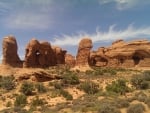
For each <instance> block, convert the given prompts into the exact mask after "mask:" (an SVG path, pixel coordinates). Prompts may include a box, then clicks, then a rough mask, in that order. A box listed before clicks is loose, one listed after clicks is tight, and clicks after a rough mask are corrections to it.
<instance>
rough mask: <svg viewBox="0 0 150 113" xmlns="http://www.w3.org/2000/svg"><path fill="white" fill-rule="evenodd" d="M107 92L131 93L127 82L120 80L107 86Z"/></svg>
mask: <svg viewBox="0 0 150 113" xmlns="http://www.w3.org/2000/svg"><path fill="white" fill-rule="evenodd" d="M106 90H107V91H109V92H115V93H119V94H121V95H122V94H125V93H126V92H129V91H130V88H129V87H128V86H127V85H126V80H124V79H118V80H116V81H113V82H112V84H109V85H107V86H106Z"/></svg>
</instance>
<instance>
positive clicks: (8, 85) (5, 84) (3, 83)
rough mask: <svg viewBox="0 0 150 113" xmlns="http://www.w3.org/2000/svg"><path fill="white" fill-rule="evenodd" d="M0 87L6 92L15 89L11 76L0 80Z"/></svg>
mask: <svg viewBox="0 0 150 113" xmlns="http://www.w3.org/2000/svg"><path fill="white" fill-rule="evenodd" d="M0 87H2V88H3V89H6V90H12V89H14V88H15V82H14V77H13V76H4V77H1V78H0Z"/></svg>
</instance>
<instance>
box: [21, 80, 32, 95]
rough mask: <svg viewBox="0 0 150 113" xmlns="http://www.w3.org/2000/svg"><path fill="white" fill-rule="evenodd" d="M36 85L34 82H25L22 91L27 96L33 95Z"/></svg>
mask: <svg viewBox="0 0 150 113" xmlns="http://www.w3.org/2000/svg"><path fill="white" fill-rule="evenodd" d="M33 90H34V84H33V83H32V82H26V81H25V82H23V83H22V85H21V89H20V91H21V92H22V93H23V94H25V95H32V92H33Z"/></svg>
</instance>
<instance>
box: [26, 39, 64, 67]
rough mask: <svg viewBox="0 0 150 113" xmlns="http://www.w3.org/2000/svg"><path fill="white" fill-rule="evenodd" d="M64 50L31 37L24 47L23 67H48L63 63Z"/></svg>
mask: <svg viewBox="0 0 150 113" xmlns="http://www.w3.org/2000/svg"><path fill="white" fill-rule="evenodd" d="M65 54H66V51H65V50H62V48H60V47H55V48H53V47H51V44H50V43H48V42H39V41H38V40H35V39H32V40H31V41H30V42H29V43H28V44H27V47H26V54H25V61H24V67H49V66H54V65H56V64H65Z"/></svg>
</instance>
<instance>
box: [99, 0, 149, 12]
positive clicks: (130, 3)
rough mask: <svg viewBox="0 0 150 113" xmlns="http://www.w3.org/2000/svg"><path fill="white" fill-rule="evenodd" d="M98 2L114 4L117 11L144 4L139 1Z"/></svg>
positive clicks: (105, 0)
mask: <svg viewBox="0 0 150 113" xmlns="http://www.w3.org/2000/svg"><path fill="white" fill-rule="evenodd" d="M99 2H100V4H108V3H116V7H117V9H118V10H125V9H128V8H132V7H134V6H136V5H139V4H144V2H141V0H99ZM147 3H150V2H147Z"/></svg>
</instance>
